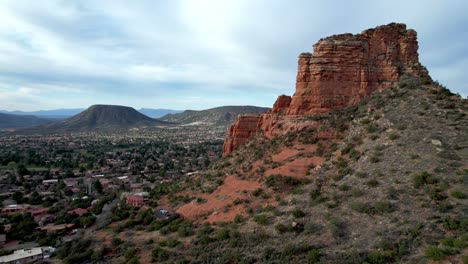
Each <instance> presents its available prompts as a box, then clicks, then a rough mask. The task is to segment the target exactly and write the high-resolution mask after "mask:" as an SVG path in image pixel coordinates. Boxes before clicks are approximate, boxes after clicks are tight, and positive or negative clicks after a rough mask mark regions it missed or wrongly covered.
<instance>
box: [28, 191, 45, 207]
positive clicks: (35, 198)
mask: <svg viewBox="0 0 468 264" xmlns="http://www.w3.org/2000/svg"><path fill="white" fill-rule="evenodd" d="M29 203H30V204H33V205H38V204H42V197H41V196H40V195H39V193H38V192H36V191H35V192H33V193H32V194H31V196H30V197H29Z"/></svg>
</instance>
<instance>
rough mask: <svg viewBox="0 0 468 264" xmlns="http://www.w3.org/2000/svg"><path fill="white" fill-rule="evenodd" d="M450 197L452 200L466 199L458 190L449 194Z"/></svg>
mask: <svg viewBox="0 0 468 264" xmlns="http://www.w3.org/2000/svg"><path fill="white" fill-rule="evenodd" d="M450 195H451V196H452V197H453V198H457V199H465V198H466V195H465V194H464V193H463V192H461V191H459V190H453V191H451V192H450Z"/></svg>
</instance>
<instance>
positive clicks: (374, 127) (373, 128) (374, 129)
mask: <svg viewBox="0 0 468 264" xmlns="http://www.w3.org/2000/svg"><path fill="white" fill-rule="evenodd" d="M365 129H366V131H367V133H374V132H377V129H378V126H377V125H375V124H368V125H367V126H366V127H365Z"/></svg>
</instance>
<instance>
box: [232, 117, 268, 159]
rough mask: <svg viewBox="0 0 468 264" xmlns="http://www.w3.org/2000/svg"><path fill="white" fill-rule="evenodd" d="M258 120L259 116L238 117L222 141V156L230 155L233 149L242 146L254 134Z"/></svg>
mask: <svg viewBox="0 0 468 264" xmlns="http://www.w3.org/2000/svg"><path fill="white" fill-rule="evenodd" d="M260 118H261V115H239V117H238V118H237V120H236V122H234V124H232V125H231V126H230V127H229V130H228V134H227V136H226V138H225V139H224V145H223V155H227V154H229V153H231V152H232V151H233V150H234V148H235V147H237V146H239V145H242V144H243V143H244V142H245V141H246V140H247V139H249V138H250V136H252V135H253V134H254V133H256V132H257V130H258V127H257V124H258V121H259V120H260Z"/></svg>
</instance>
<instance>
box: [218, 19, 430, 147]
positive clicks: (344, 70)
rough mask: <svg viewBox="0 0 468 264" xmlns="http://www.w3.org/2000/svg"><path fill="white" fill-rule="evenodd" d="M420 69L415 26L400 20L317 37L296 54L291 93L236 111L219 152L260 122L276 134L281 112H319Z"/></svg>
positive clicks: (244, 137)
mask: <svg viewBox="0 0 468 264" xmlns="http://www.w3.org/2000/svg"><path fill="white" fill-rule="evenodd" d="M419 74H423V75H427V72H426V70H425V68H424V67H422V66H421V65H420V63H419V59H418V42H417V38H416V32H415V31H414V30H411V29H409V30H407V29H406V25H404V24H396V23H392V24H389V25H385V26H380V27H377V28H374V29H368V30H365V31H363V32H362V33H361V34H356V35H352V34H341V35H334V36H331V37H328V38H325V39H321V40H319V41H318V42H317V43H316V44H315V45H314V53H312V54H311V53H302V54H300V55H299V62H298V72H297V78H296V91H295V93H294V95H293V96H292V98H291V97H289V96H280V97H279V98H278V100H277V101H276V103H275V105H274V107H273V109H272V110H270V111H269V112H267V113H265V114H263V115H261V116H258V117H256V118H254V117H252V116H250V117H249V118H245V117H239V119H238V120H237V121H236V122H235V123H234V124H233V125H232V126H231V128H230V129H229V131H228V135H227V137H226V140H225V142H224V148H223V149H224V150H223V155H227V154H229V153H230V152H232V150H233V149H234V148H235V147H237V146H239V145H240V144H242V143H244V142H245V141H246V140H247V139H248V138H249V137H250V136H251V135H253V134H255V133H256V132H257V130H259V128H261V130H259V131H262V133H264V134H265V135H266V136H271V135H275V134H277V133H275V131H274V130H275V129H277V128H275V127H274V125H275V124H277V123H278V122H279V121H280V120H281V118H288V116H297V115H310V114H323V113H327V112H329V111H330V110H331V109H337V108H343V107H346V106H350V105H353V104H356V103H358V102H359V101H360V99H361V98H363V97H365V96H367V95H369V94H370V93H372V92H374V91H376V90H381V89H385V88H388V87H390V86H392V85H394V84H395V83H396V82H398V81H399V79H400V77H402V76H403V75H419ZM284 114H286V116H285V115H284ZM281 116H283V117H281ZM243 122H245V124H244V123H243ZM255 122H257V123H256V124H254V123H255ZM247 127H248V129H247ZM247 131H248V132H247Z"/></svg>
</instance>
